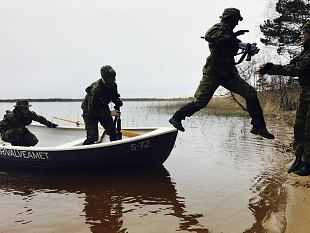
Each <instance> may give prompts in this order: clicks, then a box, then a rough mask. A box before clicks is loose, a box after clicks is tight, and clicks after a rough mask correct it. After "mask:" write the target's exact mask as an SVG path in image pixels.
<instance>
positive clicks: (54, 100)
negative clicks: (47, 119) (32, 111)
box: [0, 97, 193, 103]
mask: <svg viewBox="0 0 310 233" xmlns="http://www.w3.org/2000/svg"><path fill="white" fill-rule="evenodd" d="M26 99H27V100H28V101H29V102H81V101H82V100H83V99H73V98H47V99H43V98H38V99H31V98H26ZM121 99H122V100H123V101H178V100H180V101H184V100H192V99H193V97H188V98H121ZM17 100H21V99H0V103H1V102H2V103H11V102H16V101H17Z"/></svg>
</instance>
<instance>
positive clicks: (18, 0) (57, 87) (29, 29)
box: [0, 0, 267, 99]
mask: <svg viewBox="0 0 310 233" xmlns="http://www.w3.org/2000/svg"><path fill="white" fill-rule="evenodd" d="M266 5H267V0H255V1H254V0H236V1H230V0H217V1H207V0H191V1H189V0H187V1H185V0H169V1H168V0H53V1H50V0H26V1H25V0H1V7H0V28H1V31H0V51H1V56H0V66H1V69H0V72H1V86H2V88H1V92H0V99H3V98H48V97H69V98H82V97H83V96H84V94H85V91H84V89H85V87H86V86H87V85H89V84H90V83H91V82H93V81H95V80H97V79H98V78H99V77H100V72H99V69H100V68H101V66H102V65H104V64H110V65H112V66H113V67H114V69H115V70H116V72H117V82H118V85H119V91H120V93H121V96H122V97H187V96H192V95H193V94H194V91H195V89H196V87H197V85H198V83H199V80H200V78H201V69H202V66H203V65H204V62H205V58H206V57H207V55H208V54H209V50H208V46H207V43H206V42H204V41H203V40H202V39H200V36H202V35H204V33H205V32H206V30H207V29H208V28H209V27H210V26H212V25H213V24H215V23H217V22H218V21H219V16H220V15H221V14H222V12H223V9H224V8H227V7H236V8H239V9H240V11H241V15H242V16H243V18H244V20H243V21H242V22H240V23H239V25H238V26H237V27H236V30H238V29H249V30H250V33H248V34H247V35H244V36H242V37H240V39H242V40H243V41H247V42H254V41H258V40H259V38H260V33H259V24H261V23H262V22H263V20H264V16H265V15H266V13H265V10H266Z"/></svg>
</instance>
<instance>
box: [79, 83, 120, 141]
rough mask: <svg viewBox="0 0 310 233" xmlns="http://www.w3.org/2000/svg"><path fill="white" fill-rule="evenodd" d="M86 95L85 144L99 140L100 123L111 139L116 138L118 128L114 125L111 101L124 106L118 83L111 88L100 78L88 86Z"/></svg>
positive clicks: (84, 109)
mask: <svg viewBox="0 0 310 233" xmlns="http://www.w3.org/2000/svg"><path fill="white" fill-rule="evenodd" d="M86 93H87V94H86V96H85V98H84V100H83V102H82V105H81V108H82V110H83V118H84V121H85V129H86V131H87V139H86V140H85V142H84V145H88V144H92V143H94V142H96V141H97V140H98V123H100V124H101V125H102V126H103V127H104V128H105V130H106V133H107V134H108V135H110V140H111V141H114V140H116V129H115V126H114V125H113V119H112V116H111V112H110V108H109V106H108V104H109V103H111V102H113V103H114V104H115V105H118V106H122V102H121V100H120V95H119V94H118V91H117V85H115V87H113V88H110V87H107V86H105V85H104V84H103V82H102V80H101V79H99V80H97V81H96V82H94V83H92V84H91V85H90V86H88V87H87V88H86Z"/></svg>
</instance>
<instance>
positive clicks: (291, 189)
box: [284, 174, 310, 233]
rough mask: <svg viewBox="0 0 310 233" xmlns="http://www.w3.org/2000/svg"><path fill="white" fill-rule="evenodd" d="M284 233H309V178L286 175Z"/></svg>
mask: <svg viewBox="0 0 310 233" xmlns="http://www.w3.org/2000/svg"><path fill="white" fill-rule="evenodd" d="M285 187H286V188H287V202H286V203H287V204H286V209H285V218H286V229H285V231H284V232H285V233H309V232H310V176H307V177H301V176H297V175H295V174H288V176H287V181H286V183H285Z"/></svg>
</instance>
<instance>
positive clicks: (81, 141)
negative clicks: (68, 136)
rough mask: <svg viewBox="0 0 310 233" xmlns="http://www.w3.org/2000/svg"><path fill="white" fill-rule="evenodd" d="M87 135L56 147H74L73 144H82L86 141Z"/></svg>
mask: <svg viewBox="0 0 310 233" xmlns="http://www.w3.org/2000/svg"><path fill="white" fill-rule="evenodd" d="M85 139H86V138H85V137H83V138H79V139H77V140H74V141H71V142H67V143H65V144H61V145H59V146H56V147H72V146H81V145H82V144H83V142H84V141H85Z"/></svg>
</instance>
